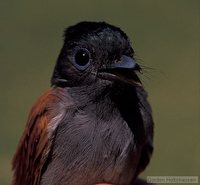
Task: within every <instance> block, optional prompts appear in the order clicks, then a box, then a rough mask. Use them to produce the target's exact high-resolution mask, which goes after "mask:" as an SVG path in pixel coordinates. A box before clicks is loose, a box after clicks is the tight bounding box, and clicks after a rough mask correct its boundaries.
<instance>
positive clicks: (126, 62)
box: [107, 55, 142, 73]
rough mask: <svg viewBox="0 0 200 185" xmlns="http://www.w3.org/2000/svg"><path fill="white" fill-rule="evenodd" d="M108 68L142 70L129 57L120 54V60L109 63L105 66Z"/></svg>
mask: <svg viewBox="0 0 200 185" xmlns="http://www.w3.org/2000/svg"><path fill="white" fill-rule="evenodd" d="M107 68H108V69H130V70H135V71H139V72H140V73H141V72H142V69H141V67H140V66H139V65H138V64H137V63H136V61H135V60H134V59H132V58H131V57H128V56H125V55H122V57H121V60H120V61H119V62H117V63H114V64H111V65H110V66H108V67H107Z"/></svg>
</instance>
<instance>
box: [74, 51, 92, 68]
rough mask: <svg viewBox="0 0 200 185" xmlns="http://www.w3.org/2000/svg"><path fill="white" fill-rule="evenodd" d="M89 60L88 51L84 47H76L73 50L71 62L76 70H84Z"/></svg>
mask: <svg viewBox="0 0 200 185" xmlns="http://www.w3.org/2000/svg"><path fill="white" fill-rule="evenodd" d="M90 61H91V56H90V52H89V51H88V50H87V49H85V48H78V49H76V50H75V52H74V58H73V64H74V66H75V67H76V68H77V69H78V70H85V69H86V68H87V67H88V66H89V65H90Z"/></svg>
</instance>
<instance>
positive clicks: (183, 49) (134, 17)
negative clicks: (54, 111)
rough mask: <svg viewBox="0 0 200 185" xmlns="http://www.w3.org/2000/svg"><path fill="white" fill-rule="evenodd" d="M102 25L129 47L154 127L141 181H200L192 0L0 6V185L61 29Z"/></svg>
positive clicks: (198, 57)
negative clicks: (115, 29) (126, 39)
mask: <svg viewBox="0 0 200 185" xmlns="http://www.w3.org/2000/svg"><path fill="white" fill-rule="evenodd" d="M83 20H94V21H107V22H109V23H111V24H114V25H116V26H119V27H121V28H122V29H123V30H124V31H125V32H126V33H127V34H128V35H129V36H130V39H131V40H132V43H133V46H134V48H135V51H136V55H137V58H138V61H139V62H140V64H142V65H144V66H148V67H151V68H153V69H149V70H147V71H145V73H144V75H142V76H141V77H142V79H143V82H144V84H145V87H146V89H147V90H148V92H149V100H150V102H151V104H152V107H153V113H154V120H155V152H154V155H153V159H152V161H151V164H150V165H149V167H148V168H147V170H146V171H145V172H144V173H143V174H142V176H143V177H144V178H146V176H149V175H162V176H167V175H175V176H179V175H186V176H190V175H192V176H196V175H197V176H199V175H200V159H199V157H200V145H199V143H198V142H199V141H200V37H199V35H200V1H199V0H136V1H134V0H107V1H105V0H101V1H97V0H84V1H78V0H65V1H64V0H57V1H53V0H49V1H38V0H35V1H25V0H24V1H23V0H18V1H14V0H0V39H1V40H0V185H8V184H10V181H11V159H12V156H13V153H14V151H15V149H16V145H17V143H18V141H19V138H20V136H21V134H22V131H23V129H24V126H25V122H26V119H27V114H28V112H29V110H30V107H31V106H32V104H33V102H34V101H35V100H36V98H37V97H38V96H39V95H40V94H41V93H42V92H43V91H45V90H46V89H47V88H48V87H49V84H50V83H49V81H50V77H51V73H52V70H53V67H54V64H55V61H56V58H57V56H58V53H59V50H60V48H61V46H62V43H63V40H62V34H63V30H64V28H66V27H67V26H69V25H72V24H74V23H77V22H79V21H83Z"/></svg>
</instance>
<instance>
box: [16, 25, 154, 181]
mask: <svg viewBox="0 0 200 185" xmlns="http://www.w3.org/2000/svg"><path fill="white" fill-rule="evenodd" d="M131 45H132V44H131V41H130V39H129V37H128V36H127V35H126V33H125V32H124V31H122V30H121V29H120V28H119V27H117V26H114V25H111V24H109V23H106V22H92V21H82V22H79V23H76V24H74V25H72V26H69V27H68V28H66V29H65V31H64V44H63V46H62V48H61V51H60V53H59V55H58V58H57V61H56V64H55V67H54V70H53V75H52V77H51V86H50V87H49V89H48V90H47V91H46V92H44V94H43V95H41V96H40V97H39V98H38V100H37V101H36V103H35V104H34V105H33V107H32V109H31V111H30V113H29V116H28V120H27V123H26V126H25V129H24V132H23V134H22V137H21V139H20V141H19V143H18V146H17V149H16V152H15V154H14V157H13V161H12V170H13V178H12V185H69V184H70V185H94V184H112V185H132V184H134V183H135V184H137V183H136V181H137V179H138V175H139V174H140V173H141V172H142V171H143V170H144V169H145V168H146V166H147V165H148V164H149V161H150V159H151V156H152V153H153V128H154V122H153V116H152V109H151V106H150V103H149V102H148V96H147V92H146V91H145V89H144V86H143V84H142V82H141V80H140V78H139V75H142V68H141V66H140V65H139V64H138V63H137V60H136V57H135V51H134V50H133V47H132V46H131Z"/></svg>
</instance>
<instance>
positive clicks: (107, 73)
mask: <svg viewBox="0 0 200 185" xmlns="http://www.w3.org/2000/svg"><path fill="white" fill-rule="evenodd" d="M134 71H139V72H140V73H142V69H141V68H140V66H139V65H138V64H137V63H136V62H135V60H134V59H132V58H131V57H128V56H125V55H122V57H121V60H120V61H118V62H116V63H113V64H111V65H109V66H106V67H105V68H101V69H99V70H98V76H99V77H101V78H103V79H107V80H120V81H122V82H125V83H128V84H131V85H134V86H142V83H141V81H140V79H139V78H138V76H137V74H136V73H135V72H134Z"/></svg>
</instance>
